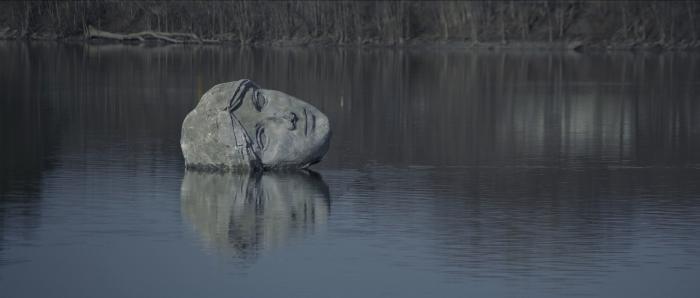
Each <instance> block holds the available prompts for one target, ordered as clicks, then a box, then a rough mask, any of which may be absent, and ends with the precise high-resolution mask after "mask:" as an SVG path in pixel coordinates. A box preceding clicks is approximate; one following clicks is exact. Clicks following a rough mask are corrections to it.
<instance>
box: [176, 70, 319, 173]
mask: <svg viewBox="0 0 700 298" xmlns="http://www.w3.org/2000/svg"><path fill="white" fill-rule="evenodd" d="M329 142H330V125H329V123H328V118H327V117H326V116H325V115H324V114H323V113H321V111H319V110H318V109H317V108H315V107H314V106H312V105H310V104H308V103H306V102H304V101H302V100H300V99H298V98H295V97H293V96H290V95H287V94H285V93H283V92H280V91H275V90H267V89H261V88H259V87H258V86H257V85H255V83H253V82H252V81H250V80H240V81H235V82H230V83H223V84H219V85H216V86H214V87H212V88H211V89H210V90H209V91H207V92H206V93H205V94H204V95H203V96H202V98H201V100H200V101H199V103H198V104H197V107H195V109H194V110H192V111H191V112H190V113H189V114H188V115H187V117H186V118H185V120H184V122H183V124H182V135H181V140H180V145H181V147H182V153H183V155H184V157H185V165H186V167H187V168H199V169H212V170H214V169H215V170H233V169H240V168H247V169H262V168H305V167H308V166H309V165H311V164H314V163H316V162H319V161H320V160H321V158H322V157H323V155H325V154H326V152H327V151H328V146H329Z"/></svg>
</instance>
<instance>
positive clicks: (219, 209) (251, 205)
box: [181, 171, 330, 259]
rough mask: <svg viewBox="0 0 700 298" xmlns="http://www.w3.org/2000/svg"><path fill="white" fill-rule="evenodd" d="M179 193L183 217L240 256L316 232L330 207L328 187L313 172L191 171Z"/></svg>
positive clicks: (218, 247)
mask: <svg viewBox="0 0 700 298" xmlns="http://www.w3.org/2000/svg"><path fill="white" fill-rule="evenodd" d="M181 196H182V213H183V216H184V217H185V218H186V219H187V220H188V221H189V222H190V223H191V224H192V226H193V228H194V229H195V230H196V231H197V232H198V233H199V234H200V235H201V237H202V238H203V239H204V242H205V243H206V245H207V246H209V247H210V248H211V249H213V250H215V251H217V252H219V253H221V254H224V255H231V256H234V257H237V258H241V259H253V258H254V257H255V256H256V255H257V254H258V253H259V252H260V251H263V250H267V249H274V248H278V247H283V246H284V245H285V244H287V243H288V242H289V241H293V240H294V239H295V238H300V237H303V236H304V235H305V234H308V233H313V232H314V231H315V230H317V229H319V228H321V227H322V226H323V225H324V224H325V222H326V220H327V218H328V214H329V211H330V198H329V192H328V186H327V185H326V184H325V183H324V182H323V180H322V179H321V177H320V175H318V174H317V173H314V172H309V171H301V172H284V173H267V172H266V173H264V174H261V173H224V174H222V173H202V172H192V171H187V172H186V174H185V178H184V180H183V182H182V193H181Z"/></svg>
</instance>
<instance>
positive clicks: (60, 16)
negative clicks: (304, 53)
mask: <svg viewBox="0 0 700 298" xmlns="http://www.w3.org/2000/svg"><path fill="white" fill-rule="evenodd" d="M699 13H700V5H698V4H695V3H694V2H692V1H644V2H639V1H633V2H626V1H618V2H587V1H539V2H517V1H495V2H494V1H492V2H479V1H442V2H415V1H379V2H333V1H329V2H307V1H288V2H217V1H209V2H162V1H155V2H149V1H143V2H131V1H90V2H61V1H39V2H32V1H26V2H18V1H16V2H2V3H0V39H20V40H21V39H24V40H65V41H84V42H90V43H110V42H118V43H214V44H216V43H221V44H234V45H235V44H238V45H252V46H279V47H287V46H360V47H365V46H367V47H416V46H418V47H456V48H486V49H495V48H506V49H508V48H513V49H570V50H699V49H700V39H699V38H698V31H700V29H698V25H697V20H696V15H698V14H699Z"/></svg>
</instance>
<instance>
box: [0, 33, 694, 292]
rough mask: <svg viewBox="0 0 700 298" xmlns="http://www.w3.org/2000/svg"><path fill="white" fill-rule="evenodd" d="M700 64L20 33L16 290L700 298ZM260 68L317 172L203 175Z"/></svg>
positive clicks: (2, 82) (6, 101) (1, 150)
mask: <svg viewBox="0 0 700 298" xmlns="http://www.w3.org/2000/svg"><path fill="white" fill-rule="evenodd" d="M699 62H700V56H699V55H692V54H683V53H675V54H673V53H671V54H644V53H637V54H630V53H624V54H623V53H619V54H576V53H547V52H525V53H523V52H478V53H475V52H464V51H454V50H441V51H437V50H386V49H366V50H352V49H316V50H314V49H277V50H272V49H257V50H250V49H242V50H241V49H238V48H221V47H179V46H177V47H152V48H149V47H139V46H115V45H108V46H104V45H103V46H95V45H93V46H88V45H60V44H53V43H46V44H42V43H30V44H26V43H0V69H1V71H0V140H2V146H0V293H2V294H1V296H2V297H8V298H11V297H467V296H470V297H563V296H593V297H622V296H627V297H698V295H699V294H698V293H700V283H698V276H700V101H699V99H698V94H700V73H699V72H700V70H699V69H698V68H699V67H700V65H699ZM240 78H250V79H253V80H254V81H256V82H257V83H259V84H260V85H261V86H264V87H267V88H272V89H279V90H284V91H286V92H288V93H290V94H293V95H296V96H298V97H300V98H302V99H305V100H307V101H308V102H310V103H312V104H314V105H316V106H317V107H319V108H320V109H321V110H322V111H324V112H325V113H326V114H327V115H328V117H329V118H330V120H331V125H332V129H333V139H332V143H331V149H330V151H329V153H328V155H327V157H326V159H325V160H324V161H323V162H322V163H320V164H318V165H316V166H314V171H315V172H299V173H266V174H263V175H240V174H238V175H234V174H226V175H221V174H204V173H196V172H186V171H185V170H184V169H183V160H182V156H181V153H180V148H179V134H180V125H181V123H182V120H183V118H184V116H185V115H186V114H187V112H188V111H189V110H191V109H192V108H193V107H194V106H195V104H196V103H197V100H198V98H199V97H200V96H201V95H202V94H203V93H204V92H205V91H206V90H207V89H208V88H209V87H211V86H212V85H214V84H216V83H219V82H224V81H232V80H236V79H240Z"/></svg>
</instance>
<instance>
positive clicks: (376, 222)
mask: <svg viewBox="0 0 700 298" xmlns="http://www.w3.org/2000/svg"><path fill="white" fill-rule="evenodd" d="M327 176H328V177H327V178H328V181H329V183H330V184H331V187H332V188H334V189H335V188H336V187H339V185H350V189H349V190H348V191H347V193H348V194H350V195H349V196H347V197H346V198H343V201H344V202H348V203H350V204H351V205H352V206H353V207H352V208H353V210H354V212H353V214H355V213H356V214H362V216H365V217H368V218H371V222H372V225H371V226H360V227H357V228H358V229H363V230H364V229H366V230H367V231H366V232H367V233H368V234H371V233H373V232H384V231H394V232H392V234H390V236H392V237H393V238H395V239H404V238H407V239H414V238H415V239H422V240H423V241H425V242H427V243H428V245H429V247H430V248H429V249H430V255H431V256H436V257H437V260H439V261H440V262H442V263H443V264H444V270H445V271H447V272H449V273H450V274H453V275H455V276H457V277H459V276H468V277H480V276H487V275H491V276H493V275H497V276H513V275H516V276H526V275H538V274H540V275H542V274H543V275H545V277H553V276H556V277H559V278H561V279H562V281H564V280H565V281H569V282H575V281H576V280H577V279H578V278H579V277H595V276H596V274H597V273H601V272H604V271H606V270H610V268H620V267H625V266H629V267H632V268H634V266H637V265H639V264H638V262H639V254H640V253H642V254H643V253H658V252H660V251H662V252H669V253H671V254H672V255H669V256H668V257H669V258H671V259H666V257H667V256H664V255H655V256H652V257H649V260H650V261H658V262H659V263H660V264H673V261H672V258H679V255H680V256H684V255H697V254H698V253H700V250H698V248H697V247H698V240H697V239H698V232H699V231H700V229H699V228H698V227H700V217H699V216H698V214H700V202H698V200H697V199H696V196H697V193H698V192H700V185H699V184H697V181H698V180H699V179H700V172H699V171H698V170H697V169H679V168H618V169H614V168H613V169H610V168H607V167H600V168H588V169H562V168H538V167H536V168H530V167H505V168H502V167H481V168H476V167H474V168H453V169H440V170H433V169H412V170H402V169H395V168H394V169H391V168H390V169H384V168H376V169H373V170H372V171H367V172H366V173H357V172H343V173H342V174H340V175H337V176H336V175H327ZM334 181H337V183H338V184H339V185H338V186H337V185H336V183H334ZM387 181H391V183H387ZM368 189H371V190H372V191H371V192H370V193H367V190H368ZM407 214H410V215H411V216H410V218H411V219H410V220H406V215H407ZM338 221H342V219H338ZM397 226H399V227H404V228H403V229H401V230H397V229H396V228H395V227H397ZM394 233H395V234H394ZM396 243H398V244H396ZM400 243H401V242H400V241H394V242H385V243H384V244H383V245H386V247H385V249H386V250H387V251H401V250H410V249H412V248H411V247H407V248H406V247H401V246H400V245H401V244H400ZM650 245H651V247H650ZM660 247H661V248H660ZM680 258H681V259H683V257H680ZM686 259H688V261H690V259H689V258H686ZM695 260H697V259H695ZM417 263H420V262H417ZM681 265H683V266H689V267H691V268H692V266H697V265H700V264H690V263H686V264H681ZM669 266H671V265H669ZM578 280H580V279H578Z"/></svg>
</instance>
